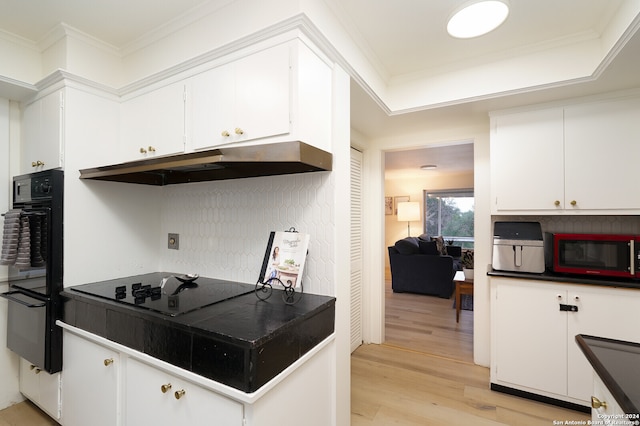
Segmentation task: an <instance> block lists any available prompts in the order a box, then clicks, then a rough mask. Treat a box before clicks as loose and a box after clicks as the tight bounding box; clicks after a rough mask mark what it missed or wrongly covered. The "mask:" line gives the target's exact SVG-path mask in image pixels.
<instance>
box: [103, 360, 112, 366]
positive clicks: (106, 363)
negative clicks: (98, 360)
mask: <svg viewBox="0 0 640 426" xmlns="http://www.w3.org/2000/svg"><path fill="white" fill-rule="evenodd" d="M103 362H104V366H105V367H108V366H110V365H111V364H113V358H107V359H105V360H104V361H103Z"/></svg>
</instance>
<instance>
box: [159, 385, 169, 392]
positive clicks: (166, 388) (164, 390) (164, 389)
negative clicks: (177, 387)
mask: <svg viewBox="0 0 640 426" xmlns="http://www.w3.org/2000/svg"><path fill="white" fill-rule="evenodd" d="M169 389H171V383H167V384H166V385H162V386H160V390H161V391H162V393H167V391H168V390H169Z"/></svg>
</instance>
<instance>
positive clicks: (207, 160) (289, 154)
mask: <svg viewBox="0 0 640 426" xmlns="http://www.w3.org/2000/svg"><path fill="white" fill-rule="evenodd" d="M332 160H333V157H332V155H331V154H330V153H328V152H326V151H323V150H321V149H318V148H316V147H313V146H311V145H307V144H305V143H304V142H299V141H294V142H281V143H273V144H266V145H252V146H234V147H228V148H216V149H211V150H207V151H198V152H191V153H187V154H176V155H168V156H165V157H155V158H149V159H145V160H139V161H130V162H127V163H120V164H114V165H110V166H103V167H94V168H90V169H83V170H80V179H94V180H107V181H114V182H128V183H139V184H145V185H172V184H178V183H189V182H203V181H211V180H224V179H240V178H247V177H256V176H272V175H285V174H292V173H306V172H317V171H328V170H331V167H332Z"/></svg>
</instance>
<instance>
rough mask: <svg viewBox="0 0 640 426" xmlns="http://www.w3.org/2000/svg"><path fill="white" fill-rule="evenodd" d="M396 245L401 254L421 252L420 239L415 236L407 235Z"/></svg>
mask: <svg viewBox="0 0 640 426" xmlns="http://www.w3.org/2000/svg"><path fill="white" fill-rule="evenodd" d="M395 247H396V250H398V253H400V254H417V253H419V252H420V247H419V246H418V240H417V239H416V238H413V237H407V238H403V239H401V240H398V241H396V244H395Z"/></svg>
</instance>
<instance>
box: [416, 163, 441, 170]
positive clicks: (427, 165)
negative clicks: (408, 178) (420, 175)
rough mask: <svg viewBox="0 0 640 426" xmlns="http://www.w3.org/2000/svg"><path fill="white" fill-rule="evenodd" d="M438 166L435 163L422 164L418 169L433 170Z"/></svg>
mask: <svg viewBox="0 0 640 426" xmlns="http://www.w3.org/2000/svg"><path fill="white" fill-rule="evenodd" d="M437 168H438V166H436V165H435V164H425V165H424V166H420V170H434V169H437Z"/></svg>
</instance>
